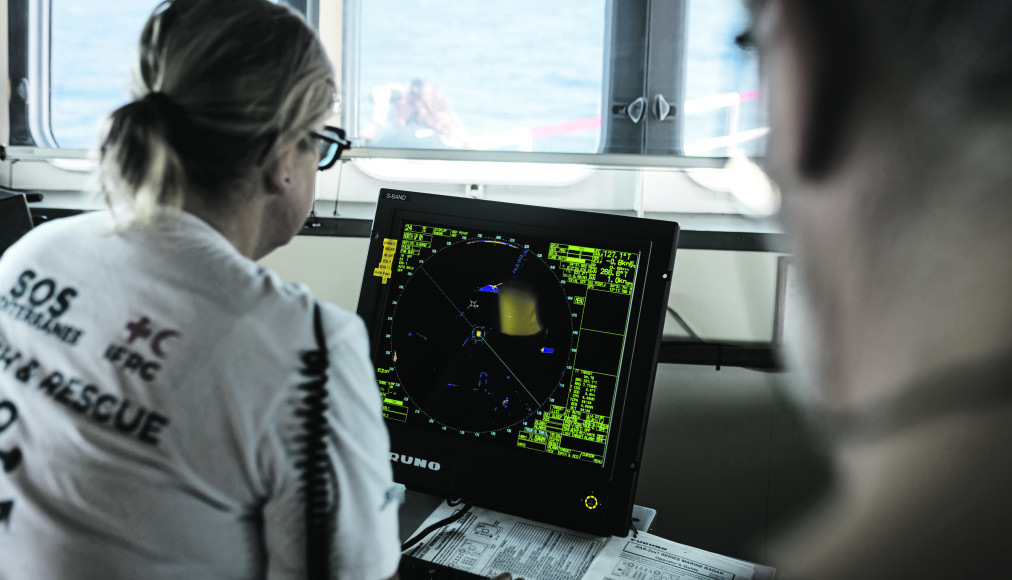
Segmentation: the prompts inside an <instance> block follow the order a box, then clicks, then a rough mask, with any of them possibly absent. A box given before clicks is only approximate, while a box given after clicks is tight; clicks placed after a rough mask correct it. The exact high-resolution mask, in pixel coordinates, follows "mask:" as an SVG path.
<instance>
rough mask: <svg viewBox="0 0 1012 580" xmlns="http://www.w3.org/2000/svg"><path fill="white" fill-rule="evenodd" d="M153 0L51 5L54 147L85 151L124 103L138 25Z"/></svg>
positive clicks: (65, 0)
mask: <svg viewBox="0 0 1012 580" xmlns="http://www.w3.org/2000/svg"><path fill="white" fill-rule="evenodd" d="M158 1H159V0H132V1H131V2H123V1H122V0H52V28H51V30H52V36H51V38H52V42H51V47H50V87H51V91H52V94H51V96H50V99H51V102H50V115H51V123H52V127H51V130H52V133H53V138H54V139H55V140H56V143H57V144H58V145H59V146H60V147H71V148H88V147H91V146H93V145H94V144H95V141H96V140H97V138H98V127H99V124H100V123H101V121H102V120H103V119H104V118H105V116H106V115H108V114H109V113H110V112H112V111H113V110H114V109H116V108H117V107H119V106H121V105H123V104H124V103H125V102H126V101H127V99H128V98H129V83H130V67H131V63H132V57H133V55H134V52H135V48H136V45H137V38H138V37H139V36H140V31H141V28H142V27H143V26H144V21H145V20H146V19H147V17H148V14H150V13H151V10H152V8H154V6H155V5H156V4H158Z"/></svg>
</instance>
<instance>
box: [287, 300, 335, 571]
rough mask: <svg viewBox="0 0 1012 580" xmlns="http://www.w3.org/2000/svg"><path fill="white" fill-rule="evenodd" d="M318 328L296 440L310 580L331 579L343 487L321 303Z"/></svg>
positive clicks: (307, 357) (307, 361) (306, 356)
mask: <svg viewBox="0 0 1012 580" xmlns="http://www.w3.org/2000/svg"><path fill="white" fill-rule="evenodd" d="M313 330H314V333H315V335H316V350H309V351H306V352H304V353H302V370H301V371H300V374H302V376H304V377H306V379H307V380H306V381H305V382H303V383H301V384H300V385H299V386H298V391H299V396H300V399H301V400H300V404H299V406H298V408H297V410H296V412H295V415H296V417H298V418H299V420H300V422H301V425H302V434H301V435H300V436H299V437H298V438H297V439H296V442H297V443H298V449H297V451H296V457H297V458H298V459H297V461H296V463H295V467H296V469H298V470H299V479H300V484H301V489H302V494H303V499H304V501H305V502H306V503H305V521H306V577H307V578H308V579H309V580H317V579H319V580H324V579H328V580H329V578H330V577H331V576H330V563H331V562H330V558H331V553H332V548H333V540H334V521H335V519H336V518H335V513H334V511H335V509H336V506H337V504H338V502H337V494H338V490H337V485H336V482H335V481H334V476H333V468H332V465H331V462H330V456H329V455H328V453H327V438H328V437H327V431H328V429H329V426H328V424H327V369H328V367H329V365H330V357H329V356H328V352H327V339H326V336H325V335H324V332H323V317H322V315H321V313H320V304H319V303H315V304H314V307H313Z"/></svg>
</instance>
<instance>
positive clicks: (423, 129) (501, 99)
mask: <svg viewBox="0 0 1012 580" xmlns="http://www.w3.org/2000/svg"><path fill="white" fill-rule="evenodd" d="M360 6H361V8H360V17H361V21H360V39H361V40H360V46H359V51H358V65H359V84H358V87H357V90H358V102H357V105H358V111H357V127H358V135H357V136H356V137H357V139H355V141H356V142H357V143H361V144H364V145H369V146H373V147H395V148H457V149H478V150H504V151H552V152H567V153H574V152H575V153H593V152H596V151H597V149H598V143H599V141H600V126H601V118H600V115H601V98H602V83H603V76H604V34H605V21H604V20H605V0H552V1H551V2H550V3H547V4H546V2H545V1H544V0H461V1H456V2H446V1H445V0H366V1H363V2H360ZM348 88H352V87H346V89H348Z"/></svg>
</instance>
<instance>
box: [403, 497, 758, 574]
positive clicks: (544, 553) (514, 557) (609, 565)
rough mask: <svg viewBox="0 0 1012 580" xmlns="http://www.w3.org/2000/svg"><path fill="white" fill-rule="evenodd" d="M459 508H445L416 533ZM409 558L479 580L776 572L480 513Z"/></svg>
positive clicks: (678, 547) (651, 542) (671, 545)
mask: <svg viewBox="0 0 1012 580" xmlns="http://www.w3.org/2000/svg"><path fill="white" fill-rule="evenodd" d="M457 509H458V508H455V507H451V506H449V505H447V504H446V503H443V504H441V505H440V506H439V507H438V508H436V510H435V511H433V512H432V514H431V515H429V517H428V518H427V519H426V520H425V521H424V522H423V523H422V525H421V526H419V528H418V530H417V531H416V532H415V533H418V531H421V530H422V529H424V528H426V527H427V526H429V525H431V524H433V523H435V522H437V521H439V520H441V519H444V518H446V517H449V516H450V515H452V514H453V513H454V512H455V511H456V510H457ZM406 553H407V554H409V555H411V556H415V557H417V558H421V559H423V560H427V561H430V562H435V563H437V564H443V565H445V566H451V567H453V568H457V569H458V570H465V571H468V572H473V573H475V574H480V575H482V576H489V577H491V576H495V575H496V574H499V573H501V572H511V573H512V574H513V576H514V577H523V578H525V579H526V580H624V579H629V580H638V579H645V578H649V579H650V580H698V579H702V578H714V579H719V580H750V579H754V580H768V579H772V578H773V575H774V573H775V571H774V570H773V568H769V567H767V566H760V565H757V564H752V563H750V562H744V561H742V560H735V559H734V558H728V557H725V556H721V555H719V554H714V553H712V552H706V551H704V550H697V549H695V548H691V547H689V546H684V545H682V544H678V543H676V542H671V541H668V540H665V539H663V538H660V537H657V536H654V535H651V534H648V533H646V532H639V533H638V534H637V535H636V537H633V535H632V534H630V535H629V536H626V537H624V538H620V537H618V536H612V537H610V538H609V537H600V536H592V535H589V534H582V533H579V532H574V531H572V530H567V529H564V528H559V527H556V526H551V525H548V524H542V523H538V522H534V521H531V520H526V519H523V518H517V517H513V516H509V515H506V514H502V513H499V512H494V511H491V510H486V509H482V508H472V509H471V511H470V512H469V513H467V514H466V515H464V517H462V518H461V519H459V520H457V521H456V522H453V523H452V524H449V525H448V526H446V527H444V528H442V529H440V530H437V531H435V532H433V533H432V534H430V535H429V537H427V538H425V539H424V540H423V541H422V542H420V543H419V544H418V545H417V546H415V547H413V548H411V549H410V550H408V551H407V552H406Z"/></svg>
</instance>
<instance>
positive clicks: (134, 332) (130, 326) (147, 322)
mask: <svg viewBox="0 0 1012 580" xmlns="http://www.w3.org/2000/svg"><path fill="white" fill-rule="evenodd" d="M126 331H127V339H126V342H127V344H131V345H132V344H133V343H134V341H135V340H137V339H138V338H140V339H142V340H147V339H149V338H150V339H151V340H150V341H149V344H150V346H151V352H152V353H154V355H155V356H157V357H158V358H160V359H164V358H165V351H164V349H163V347H162V343H163V342H165V341H166V340H168V339H170V338H175V337H177V336H179V331H178V330H172V329H165V330H159V331H157V332H156V329H155V328H154V327H153V326H152V325H151V319H150V318H148V317H147V316H142V317H140V318H139V319H138V320H134V321H131V322H128V323H127V325H126Z"/></svg>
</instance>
